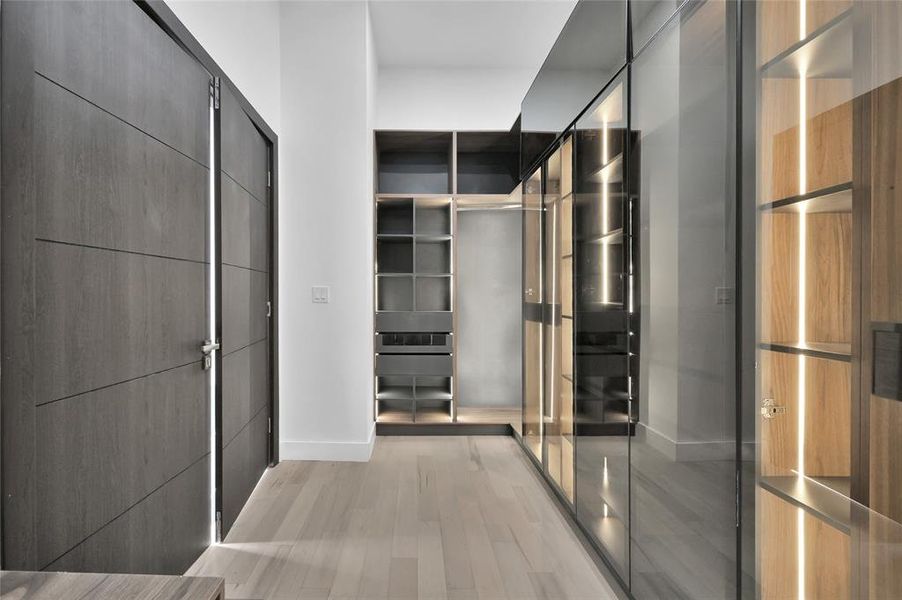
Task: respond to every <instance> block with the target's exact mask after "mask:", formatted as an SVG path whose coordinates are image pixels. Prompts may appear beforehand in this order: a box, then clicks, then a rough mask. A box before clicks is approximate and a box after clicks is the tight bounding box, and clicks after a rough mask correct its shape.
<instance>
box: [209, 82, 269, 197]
mask: <svg viewBox="0 0 902 600" xmlns="http://www.w3.org/2000/svg"><path fill="white" fill-rule="evenodd" d="M219 106H220V110H221V111H222V117H221V119H222V132H221V139H222V170H223V171H225V172H226V173H228V175H229V176H230V177H231V178H232V179H234V180H235V181H236V182H238V184H239V185H241V187H243V188H244V189H246V190H247V191H248V192H250V193H251V194H253V196H254V197H255V198H257V200H260V201H261V202H264V203H267V204H268V203H269V194H268V193H267V191H268V190H267V181H266V177H267V175H266V173H267V170H268V163H269V158H268V150H267V146H266V140H265V139H264V138H263V136H262V135H260V132H259V131H258V130H257V128H256V127H255V126H254V124H253V123H252V122H251V120H250V118H249V117H248V116H247V114H245V112H244V111H243V110H242V109H241V106H240V105H239V104H238V101H237V100H236V99H235V97H234V96H233V95H232V93H231V92H230V91H229V89H228V87H227V86H223V87H222V91H221V100H220V104H219Z"/></svg>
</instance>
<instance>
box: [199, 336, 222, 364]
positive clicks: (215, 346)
mask: <svg viewBox="0 0 902 600" xmlns="http://www.w3.org/2000/svg"><path fill="white" fill-rule="evenodd" d="M219 348H220V346H219V342H214V341H213V340H204V343H203V344H201V345H200V351H201V353H203V355H204V371H208V370H210V369H211V368H213V351H214V350H219Z"/></svg>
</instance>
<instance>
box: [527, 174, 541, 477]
mask: <svg viewBox="0 0 902 600" xmlns="http://www.w3.org/2000/svg"><path fill="white" fill-rule="evenodd" d="M522 202H523V442H524V443H525V444H526V447H527V448H529V450H530V451H531V452H532V453H533V455H534V456H535V457H536V458H537V459H539V460H540V461H541V460H542V423H543V408H542V391H543V390H542V388H543V371H544V363H543V359H542V344H543V342H542V338H543V330H542V327H543V325H542V323H543V311H542V300H543V286H542V239H543V230H542V227H543V225H542V223H543V220H544V219H543V216H542V215H543V208H542V171H541V169H539V170H537V171H536V172H535V173H533V174H532V175H531V176H530V177H529V178H528V179H526V180H525V181H524V182H523V199H522Z"/></svg>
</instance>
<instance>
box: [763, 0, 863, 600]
mask: <svg viewBox="0 0 902 600" xmlns="http://www.w3.org/2000/svg"><path fill="white" fill-rule="evenodd" d="M763 5H764V6H762V10H761V11H760V12H759V14H758V31H759V40H758V65H759V68H758V90H759V105H760V115H759V120H758V141H759V144H758V145H759V148H758V152H759V154H758V213H759V214H758V216H759V239H758V243H759V257H760V258H759V273H758V280H759V311H760V312H759V323H760V328H759V339H758V348H759V389H760V393H761V396H760V398H759V402H760V414H759V416H758V419H759V423H758V430H759V436H760V437H759V439H760V444H761V450H760V452H761V454H760V460H759V466H760V471H759V482H758V483H759V487H758V491H757V498H758V502H757V504H758V508H759V515H760V516H759V520H758V523H759V528H760V533H759V543H760V547H761V551H760V553H761V555H762V556H767V555H772V556H783V557H787V556H788V557H792V556H800V557H802V558H799V559H798V561H789V563H791V564H786V565H784V566H783V567H782V568H781V569H780V570H779V571H776V570H774V569H773V568H764V566H763V565H761V566H760V568H759V574H760V577H761V587H762V593H764V594H765V595H768V596H774V597H776V596H781V595H783V594H790V595H793V596H794V595H797V594H799V593H809V594H814V595H816V593H815V592H814V591H813V590H812V589H811V587H810V586H813V585H815V584H814V583H813V582H816V581H818V580H819V579H821V580H823V579H824V578H828V577H829V578H831V579H830V581H831V585H832V586H833V587H832V588H831V589H832V592H831V593H834V594H835V593H837V592H836V590H843V589H847V590H849V592H850V593H851V589H852V588H851V587H850V586H851V585H852V583H851V580H850V564H849V557H850V556H851V554H850V552H851V551H850V547H851V544H852V539H851V537H850V533H851V514H852V505H853V500H852V481H853V478H854V476H855V472H854V471H855V467H854V465H855V464H856V456H855V453H856V450H855V446H854V444H853V439H854V436H853V432H852V430H853V414H854V409H855V404H856V402H857V391H856V389H855V387H854V386H853V383H852V363H853V362H854V361H853V353H854V351H853V341H854V339H853V338H854V327H855V321H856V315H855V314H854V303H853V279H854V278H855V275H854V273H853V255H854V254H856V252H857V251H856V249H855V244H858V243H860V240H859V239H857V237H856V235H855V234H854V226H853V215H854V212H855V201H856V200H855V198H856V190H855V185H853V166H854V157H853V137H854V133H853V120H854V115H853V105H852V100H853V82H852V71H853V70H852V56H853V53H852V33H853V28H852V10H851V8H850V6H851V3H850V2H823V3H815V2H807V1H806V0H801V1H799V2H775V3H763ZM814 540H817V544H818V547H817V548H815V547H811V548H810V549H808V552H809V553H810V554H811V555H812V556H814V555H818V556H820V562H819V563H818V565H816V566H814V567H813V566H811V565H809V564H807V563H805V562H804V556H805V554H806V553H805V552H804V551H803V550H804V549H805V547H806V546H808V545H810V544H813V543H814ZM800 548H801V549H803V550H800ZM796 562H798V564H796ZM787 570H790V571H793V574H791V575H790V574H789V573H788V572H787ZM815 571H816V572H815ZM807 580H810V581H811V582H812V583H807V584H805V585H808V586H809V587H808V591H807V592H805V591H804V590H805V589H806V588H805V586H804V585H802V586H801V587H799V589H795V587H797V586H799V585H801V584H799V583H798V582H800V581H802V582H803V583H804V582H805V581H807ZM790 588H792V589H790ZM825 593H827V592H825Z"/></svg>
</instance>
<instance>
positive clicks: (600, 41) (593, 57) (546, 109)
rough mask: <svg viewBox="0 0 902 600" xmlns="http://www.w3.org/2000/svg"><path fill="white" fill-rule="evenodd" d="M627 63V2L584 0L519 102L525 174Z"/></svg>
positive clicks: (523, 170)
mask: <svg viewBox="0 0 902 600" xmlns="http://www.w3.org/2000/svg"><path fill="white" fill-rule="evenodd" d="M625 64H626V1H625V0H609V1H605V2H597V1H594V0H582V1H581V2H579V3H578V4H577V5H576V8H574V9H573V14H571V15H570V19H569V20H568V21H567V24H566V25H565V26H564V29H563V30H562V31H561V34H560V35H559V36H558V39H557V41H556V42H555V43H554V47H552V49H551V52H550V53H549V54H548V58H546V59H545V63H544V64H543V65H542V68H541V69H540V70H539V73H538V75H536V78H535V80H534V81H533V83H532V86H531V87H530V88H529V91H528V92H527V93H526V97H525V98H524V99H523V102H522V103H521V105H520V112H521V118H522V123H521V148H522V153H521V165H520V168H521V173H525V172H527V171H529V170H530V169H531V168H532V167H533V166H534V164H535V162H536V161H537V160H538V158H539V157H540V156H541V155H542V154H543V153H544V152H545V150H546V149H548V148H549V146H550V145H551V144H552V142H554V140H555V139H556V138H557V137H558V136H559V135H560V134H561V133H562V132H563V131H564V130H565V129H567V127H568V126H569V125H570V124H571V123H572V122H573V119H574V117H575V116H576V115H578V114H579V113H580V112H581V111H582V109H583V108H584V107H585V106H586V105H588V104H589V103H590V102H591V101H592V98H594V97H595V96H596V95H597V94H598V92H599V91H600V90H601V89H602V88H604V87H605V85H606V84H607V82H608V81H610V79H611V78H613V77H614V75H616V74H617V72H618V71H619V70H620V68H621V67H623V66H624V65H625Z"/></svg>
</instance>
